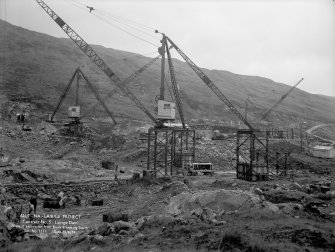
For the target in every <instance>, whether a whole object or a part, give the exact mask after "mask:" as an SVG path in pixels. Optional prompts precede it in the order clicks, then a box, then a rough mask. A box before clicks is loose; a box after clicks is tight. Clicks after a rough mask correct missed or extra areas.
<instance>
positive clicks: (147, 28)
mask: <svg viewBox="0 0 335 252" xmlns="http://www.w3.org/2000/svg"><path fill="white" fill-rule="evenodd" d="M70 1H72V2H74V3H76V4H77V5H80V6H81V7H83V8H84V9H85V10H86V8H87V7H88V6H87V5H85V4H82V3H80V2H78V1H77V0H70ZM94 11H96V12H100V14H104V15H107V16H109V17H113V18H116V19H120V20H123V21H124V22H128V23H131V24H133V25H136V26H138V27H140V28H142V29H146V30H149V31H151V32H154V31H155V30H156V29H155V28H153V27H150V26H147V25H144V24H141V23H139V22H136V21H134V20H131V19H129V18H124V17H121V16H118V15H113V14H111V13H109V12H106V11H104V10H101V9H97V8H94Z"/></svg>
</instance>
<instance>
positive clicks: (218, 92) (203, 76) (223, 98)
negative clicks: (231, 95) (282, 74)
mask: <svg viewBox="0 0 335 252" xmlns="http://www.w3.org/2000/svg"><path fill="white" fill-rule="evenodd" d="M166 39H167V40H168V41H169V42H170V43H171V45H172V46H173V47H174V48H175V49H176V50H177V52H178V53H179V54H180V56H181V57H182V58H183V59H184V60H185V61H186V63H187V64H188V65H189V66H190V67H191V68H192V69H193V71H194V72H195V73H196V74H197V75H198V76H199V78H200V79H202V81H203V82H204V83H205V84H206V85H207V86H208V87H209V88H210V89H211V90H212V91H213V92H214V94H216V96H217V97H218V98H219V99H220V100H221V101H223V103H224V104H225V105H226V106H227V107H228V108H230V110H231V111H233V113H234V114H235V115H236V116H237V117H238V118H239V119H240V120H241V121H242V122H243V123H244V124H245V125H247V126H248V127H249V129H253V127H252V126H251V125H250V123H249V122H248V121H247V120H245V118H244V116H243V115H242V114H241V113H240V112H239V111H238V110H237V108H235V106H234V105H233V104H232V103H231V102H230V101H229V100H228V98H227V97H226V96H225V95H224V94H223V93H222V92H221V90H220V89H219V88H218V87H217V86H216V85H215V84H214V83H213V82H212V81H211V80H210V79H209V78H208V76H207V75H206V74H205V73H204V72H203V71H202V70H201V69H200V68H199V67H198V66H197V65H196V64H194V63H193V61H192V60H191V59H190V58H189V57H187V55H186V54H185V53H184V52H183V51H182V50H181V49H180V48H179V47H178V46H177V45H176V44H175V43H174V42H173V41H172V40H171V39H170V38H169V37H167V36H166Z"/></svg>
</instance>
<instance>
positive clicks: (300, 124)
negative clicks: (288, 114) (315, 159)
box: [299, 122, 306, 153]
mask: <svg viewBox="0 0 335 252" xmlns="http://www.w3.org/2000/svg"><path fill="white" fill-rule="evenodd" d="M305 124H306V122H300V123H299V126H300V127H299V128H300V152H301V153H302V152H303V141H302V125H305Z"/></svg>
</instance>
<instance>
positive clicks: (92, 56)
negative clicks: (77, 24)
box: [35, 0, 156, 123]
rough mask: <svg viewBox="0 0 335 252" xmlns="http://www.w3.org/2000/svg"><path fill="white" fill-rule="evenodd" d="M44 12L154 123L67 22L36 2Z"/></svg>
mask: <svg viewBox="0 0 335 252" xmlns="http://www.w3.org/2000/svg"><path fill="white" fill-rule="evenodd" d="M35 1H36V2H37V3H38V4H39V5H40V6H41V7H42V8H43V9H44V11H45V12H46V13H47V14H48V15H49V16H50V17H51V18H52V19H53V20H54V21H55V22H56V23H57V24H58V26H59V27H60V28H61V29H62V30H63V31H64V32H65V33H66V34H67V35H68V36H69V37H70V39H71V40H72V41H73V42H74V43H75V44H76V45H77V46H78V47H79V48H80V50H81V51H82V52H84V53H85V54H86V55H87V56H88V57H89V58H90V59H91V60H92V61H93V62H94V63H95V64H96V65H97V66H98V67H99V68H100V69H101V71H103V72H104V73H105V74H106V75H107V76H108V78H110V79H111V80H112V81H113V83H114V84H115V85H116V86H117V87H118V88H119V89H120V90H121V91H122V92H123V93H124V94H125V95H126V96H128V97H129V98H130V99H131V100H132V101H133V102H134V103H135V104H136V106H137V107H138V108H140V109H141V110H142V111H143V112H144V113H145V114H146V115H147V116H148V117H149V118H150V119H151V120H152V121H153V122H154V123H156V119H155V117H154V116H153V115H152V114H151V113H150V112H149V111H148V110H147V109H146V108H145V107H144V105H143V104H142V103H141V102H140V101H139V100H138V99H137V98H136V96H135V95H134V94H133V93H132V92H131V91H130V90H129V89H128V88H127V87H126V86H124V85H122V81H121V80H120V78H119V77H118V76H117V75H116V74H115V73H114V72H113V71H112V70H111V68H110V67H109V66H108V65H107V64H106V63H105V62H104V60H103V59H102V58H100V56H99V55H98V54H97V53H96V52H95V51H94V50H93V48H92V47H91V46H90V45H89V44H87V43H86V42H85V41H84V39H82V38H81V37H80V36H79V35H78V34H77V33H76V32H75V31H74V30H73V29H72V28H71V27H70V26H69V25H68V24H67V23H65V21H64V20H63V19H62V18H60V17H59V16H58V15H57V14H56V13H55V12H54V11H53V10H52V9H51V8H50V7H49V6H48V5H47V4H45V3H44V2H43V1H42V0H35Z"/></svg>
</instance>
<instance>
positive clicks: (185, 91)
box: [0, 21, 335, 123]
mask: <svg viewBox="0 0 335 252" xmlns="http://www.w3.org/2000/svg"><path fill="white" fill-rule="evenodd" d="M3 25H4V22H3V21H0V26H1V27H0V28H1V29H0V31H3V29H2V26H3ZM7 31H8V34H7V36H8V41H10V43H9V45H8V46H7V50H6V51H7V59H6V60H7V71H8V75H7V82H6V83H5V85H4V84H2V85H1V91H3V92H4V93H5V94H7V96H13V95H18V94H22V95H26V96H33V99H34V100H35V101H38V102H39V103H40V104H42V106H41V108H42V109H45V110H50V109H51V108H52V107H53V106H54V104H55V103H56V102H57V100H58V98H59V96H60V94H61V90H62V88H64V86H65V85H66V83H67V82H68V80H69V79H70V77H71V75H72V74H73V72H74V70H75V69H76V67H77V66H78V65H81V66H83V67H82V69H83V70H84V72H85V73H86V75H87V76H88V78H89V79H90V80H91V81H92V82H93V83H94V84H95V85H96V86H97V87H98V88H99V90H100V92H101V93H105V92H106V91H107V90H110V89H111V83H110V81H109V80H108V79H107V77H105V76H104V74H103V73H101V71H100V70H99V69H98V68H97V67H96V66H95V65H94V64H93V63H92V62H91V61H90V60H89V59H88V58H87V57H86V56H85V55H84V54H83V53H82V52H81V51H80V50H79V49H78V48H77V47H76V45H75V44H74V43H73V42H72V41H70V40H69V39H60V38H54V37H51V36H48V35H45V34H41V33H37V32H33V31H29V30H26V29H23V28H20V27H17V26H13V25H10V24H9V25H8V28H7ZM3 46H4V41H3V36H0V47H1V48H2V47H3ZM94 48H95V49H96V50H97V52H98V54H99V55H101V56H102V57H103V59H104V60H105V61H106V62H107V64H108V65H109V66H110V67H111V68H112V69H113V70H114V72H115V73H116V74H117V75H118V76H119V77H120V78H121V79H124V78H125V77H127V76H128V75H130V74H131V73H133V72H134V71H135V70H136V69H138V68H139V67H141V66H142V65H144V64H145V63H146V62H148V61H149V60H150V59H149V58H147V57H144V56H141V55H138V56H137V57H134V56H136V54H133V53H128V52H124V51H119V50H114V49H109V48H105V47H102V46H94ZM185 51H186V53H187V48H186V49H185ZM189 56H190V57H192V55H189ZM129 57H131V58H129ZM124 58H129V59H127V60H124ZM0 61H3V55H1V56H0ZM175 68H176V73H177V79H178V82H179V85H180V88H181V91H182V97H183V103H184V108H185V110H186V114H187V115H188V118H204V117H207V118H209V119H221V120H222V119H223V120H230V119H232V118H235V117H234V116H233V115H232V113H231V112H230V111H227V109H224V108H225V107H224V106H223V105H222V103H221V102H220V101H219V100H218V98H217V97H216V96H215V95H214V94H212V93H211V91H210V90H209V89H208V88H207V87H206V86H205V85H204V84H203V83H202V81H201V80H199V79H198V78H197V76H196V75H195V74H194V72H193V71H192V70H191V69H190V68H189V67H188V66H187V64H185V63H183V62H181V61H178V60H175ZM204 72H205V73H206V74H208V76H209V77H210V78H211V79H212V81H213V82H214V83H215V84H216V85H217V86H218V87H219V88H220V89H221V90H222V91H223V93H224V94H225V95H226V96H227V97H229V99H230V100H231V101H232V103H233V104H234V105H235V106H236V107H237V108H239V109H240V110H241V112H242V113H243V107H244V102H245V99H246V97H248V96H249V97H250V98H251V99H252V101H253V102H254V104H250V105H249V109H250V111H251V116H254V117H256V118H257V117H258V118H259V114H260V113H262V112H263V113H264V112H265V111H266V109H267V108H269V107H270V106H271V105H272V104H273V103H275V102H276V101H277V100H278V99H279V98H280V97H281V96H282V95H283V94H284V93H285V92H286V91H287V90H288V89H289V86H287V85H284V84H280V83H276V82H274V81H272V80H269V79H266V78H262V77H256V76H243V75H237V74H233V73H230V72H227V71H221V70H207V69H204ZM0 74H2V73H0ZM0 79H2V78H0ZM159 83H160V65H159V62H156V63H155V64H154V65H153V66H151V67H150V68H149V70H147V71H146V72H144V73H142V74H141V75H140V76H139V77H138V78H137V79H136V81H134V82H133V83H132V84H131V87H132V88H131V89H132V90H133V92H134V93H135V94H136V96H137V97H138V98H139V99H140V100H141V101H142V102H143V103H144V104H145V106H147V107H148V108H149V110H151V111H153V110H154V104H155V102H154V98H155V96H156V95H157V94H158V93H159ZM70 94H71V95H72V97H73V94H74V91H72V92H70ZM71 95H70V97H71ZM81 97H82V98H81V104H82V105H84V106H88V105H90V104H91V103H93V102H95V100H94V97H93V95H92V94H91V92H90V91H89V89H87V88H86V87H83V88H82V96H81ZM70 100H71V98H69V99H68V102H70ZM68 104H69V103H68ZM255 104H256V105H255ZM108 105H109V107H110V108H112V110H113V111H115V112H116V114H117V115H120V116H127V117H128V116H129V117H133V118H144V117H145V116H144V114H143V113H142V112H141V111H140V110H138V109H137V108H135V107H134V105H132V103H131V102H130V101H129V100H128V99H127V98H125V97H122V96H118V97H115V98H113V99H112V100H111V101H109V102H108ZM334 110H335V98H334V97H327V96H321V95H312V94H309V93H307V92H304V91H302V90H299V89H296V90H294V91H293V92H292V93H291V95H290V96H289V97H287V99H286V100H285V101H284V102H283V103H282V104H281V105H279V106H278V108H277V109H276V112H275V113H273V114H272V119H273V120H275V121H277V122H279V121H281V122H284V123H285V122H288V121H289V120H293V121H299V120H315V121H322V122H328V121H335V114H334V113H333V111H334ZM100 111H102V109H100ZM208 111H211V112H212V113H211V114H210V115H208ZM98 115H99V113H98ZM100 115H104V114H101V113H100ZM274 116H277V118H275V117H274ZM251 118H252V117H251ZM270 118H271V116H270Z"/></svg>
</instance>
